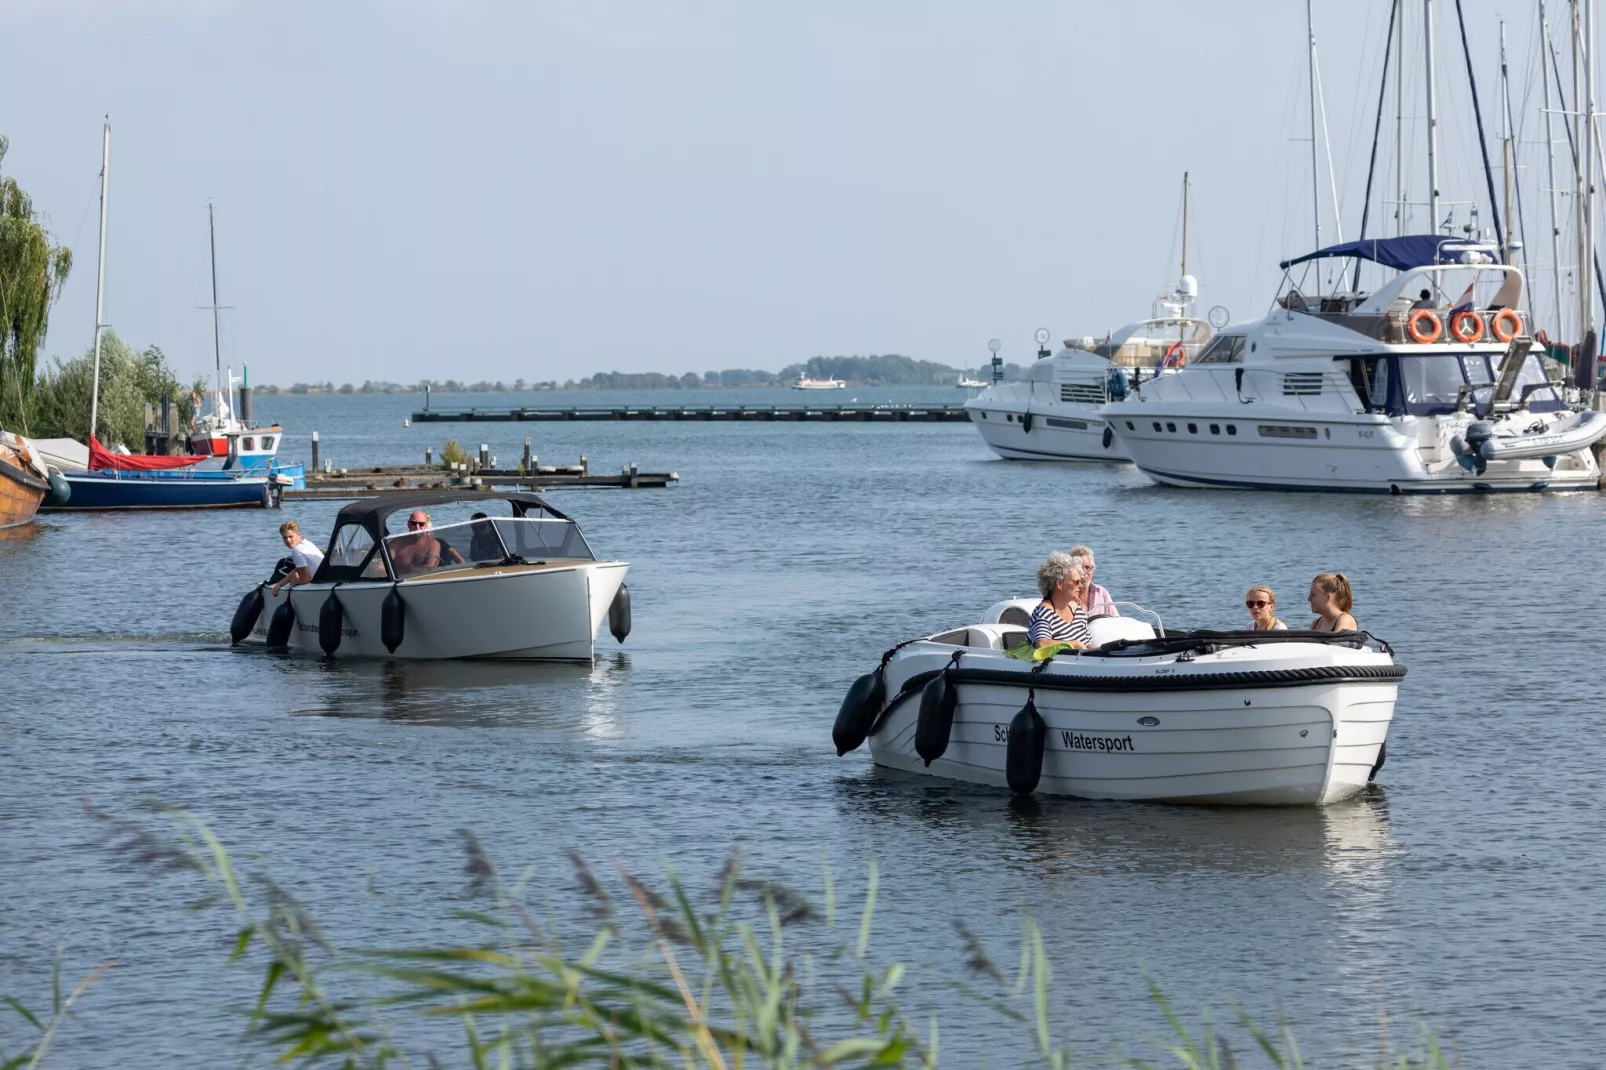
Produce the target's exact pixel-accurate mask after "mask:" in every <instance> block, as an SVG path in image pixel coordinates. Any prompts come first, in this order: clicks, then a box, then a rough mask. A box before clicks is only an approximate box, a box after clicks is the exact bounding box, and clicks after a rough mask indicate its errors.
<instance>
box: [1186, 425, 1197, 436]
mask: <svg viewBox="0 0 1606 1070" xmlns="http://www.w3.org/2000/svg"><path fill="white" fill-rule="evenodd" d="M1198 433H1199V425H1198V424H1189V425H1188V434H1190V435H1197V434H1198Z"/></svg>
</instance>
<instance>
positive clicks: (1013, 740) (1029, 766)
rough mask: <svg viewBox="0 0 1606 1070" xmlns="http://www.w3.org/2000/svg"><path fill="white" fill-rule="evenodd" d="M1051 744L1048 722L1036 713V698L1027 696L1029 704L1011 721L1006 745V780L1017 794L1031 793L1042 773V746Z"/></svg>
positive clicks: (1011, 789)
mask: <svg viewBox="0 0 1606 1070" xmlns="http://www.w3.org/2000/svg"><path fill="white" fill-rule="evenodd" d="M1047 743H1048V723H1047V722H1046V721H1044V720H1043V715H1042V714H1040V713H1038V712H1037V701H1036V699H1035V698H1034V697H1033V696H1031V695H1027V696H1026V705H1024V706H1022V707H1021V708H1020V712H1019V713H1017V714H1015V717H1014V719H1013V720H1011V721H1010V722H1009V742H1008V743H1007V744H1006V745H1005V747H1004V779H1005V780H1007V781H1009V790H1010V791H1013V792H1014V793H1015V794H1016V795H1030V794H1031V793H1032V792H1034V791H1036V790H1037V782H1038V781H1039V780H1041V779H1042V776H1043V748H1044V747H1045V746H1046V745H1047Z"/></svg>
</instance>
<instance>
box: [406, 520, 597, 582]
mask: <svg viewBox="0 0 1606 1070" xmlns="http://www.w3.org/2000/svg"><path fill="white" fill-rule="evenodd" d="M385 551H386V553H387V554H389V556H390V561H391V564H392V565H393V566H394V567H395V569H396V574H397V575H398V576H416V575H420V574H422V573H426V572H439V571H443V570H447V569H467V568H480V567H484V566H487V565H514V564H525V563H528V564H534V563H535V562H538V561H539V562H549V561H554V560H570V561H574V560H578V561H595V560H596V555H595V554H593V553H592V552H591V547H590V546H588V545H586V540H585V536H583V535H581V534H580V527H579V525H577V524H576V523H575V522H574V521H572V520H533V519H525V518H522V517H479V518H477V519H474V520H468V521H465V522H463V523H460V524H443V525H441V526H439V527H429V528H424V529H422V530H414V531H409V532H406V533H404V534H400V535H392V536H390V537H389V538H387V539H386V540H385Z"/></svg>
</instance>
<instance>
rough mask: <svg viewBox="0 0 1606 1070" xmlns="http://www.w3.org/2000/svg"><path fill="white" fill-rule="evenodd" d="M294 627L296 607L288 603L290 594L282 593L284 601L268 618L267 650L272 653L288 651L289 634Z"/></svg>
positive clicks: (287, 592)
mask: <svg viewBox="0 0 1606 1070" xmlns="http://www.w3.org/2000/svg"><path fill="white" fill-rule="evenodd" d="M295 626H296V607H295V606H293V605H291V603H290V592H289V591H285V592H284V601H283V602H281V603H279V608H278V609H276V610H274V611H273V616H272V617H270V618H268V649H269V650H273V651H281V650H289V649H290V632H291V631H292V630H294V629H295Z"/></svg>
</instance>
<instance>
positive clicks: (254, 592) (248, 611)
mask: <svg viewBox="0 0 1606 1070" xmlns="http://www.w3.org/2000/svg"><path fill="white" fill-rule="evenodd" d="M260 616H262V585H261V584H260V583H259V584H257V585H256V586H255V587H253V588H251V590H250V593H248V594H247V595H246V596H245V597H244V598H242V599H240V605H239V607H238V608H236V609H235V611H234V619H233V620H232V621H230V622H229V642H231V643H238V642H239V641H240V640H242V639H244V638H245V637H246V636H248V635H250V634H251V629H252V628H255V627H256V626H257V618H258V617H260Z"/></svg>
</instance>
